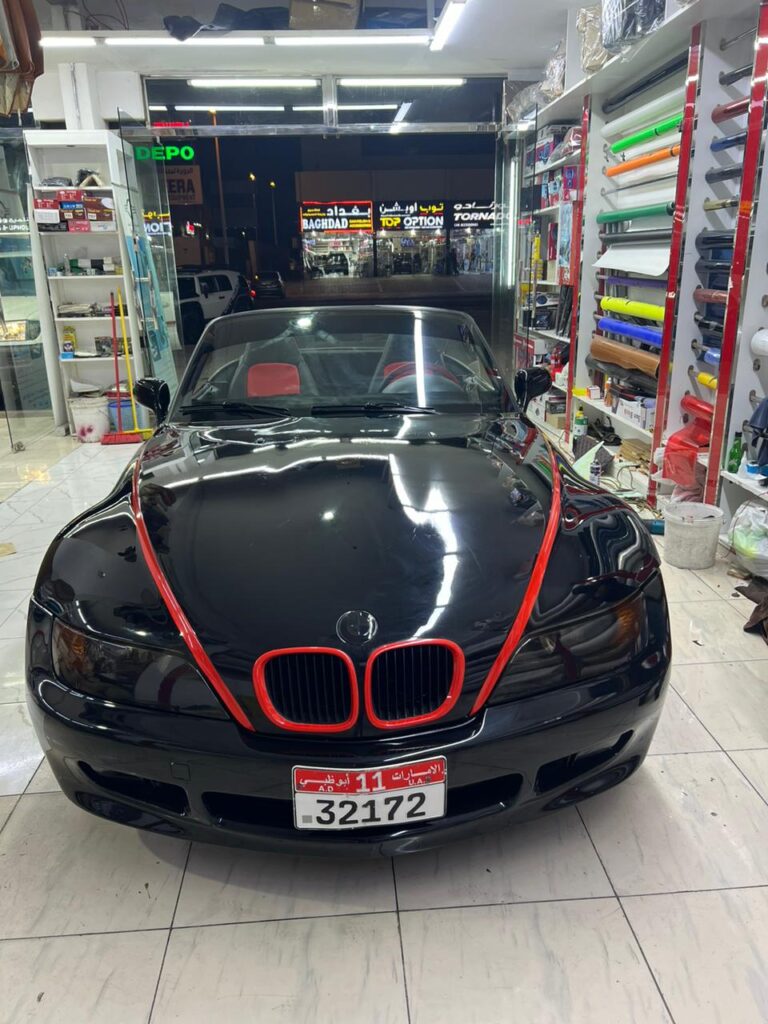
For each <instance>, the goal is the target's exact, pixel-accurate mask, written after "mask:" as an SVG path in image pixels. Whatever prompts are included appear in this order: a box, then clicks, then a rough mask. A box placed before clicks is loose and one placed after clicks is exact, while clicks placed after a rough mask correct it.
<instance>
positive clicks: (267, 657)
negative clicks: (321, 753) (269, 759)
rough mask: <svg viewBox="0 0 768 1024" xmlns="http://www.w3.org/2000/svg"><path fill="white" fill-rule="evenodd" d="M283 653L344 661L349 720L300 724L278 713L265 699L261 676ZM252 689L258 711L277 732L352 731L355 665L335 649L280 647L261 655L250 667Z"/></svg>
mask: <svg viewBox="0 0 768 1024" xmlns="http://www.w3.org/2000/svg"><path fill="white" fill-rule="evenodd" d="M285 654H331V655H333V657H335V658H340V659H341V660H342V661H343V662H344V667H345V668H346V670H347V677H348V679H349V686H350V692H351V694H352V701H351V705H350V712H349V717H348V718H347V719H346V720H345V721H344V722H336V723H334V724H331V725H314V724H310V723H304V722H292V721H291V720H290V719H289V718H286V717H285V716H284V715H281V714H280V712H279V711H278V710H277V708H276V707H275V705H274V704H273V703H272V700H271V698H270V696H269V690H268V688H267V681H266V679H265V677H264V667H265V666H266V665H267V663H268V662H270V661H272V660H273V659H274V658H279V657H281V656H283V655H285ZM253 688H254V691H255V693H256V698H257V700H258V702H259V704H260V706H261V710H262V711H263V712H264V714H265V715H266V716H267V718H268V719H269V720H270V722H272V723H273V725H277V726H279V728H281V729H286V730H287V731H288V732H302V733H324V734H330V733H337V732H346V731H347V729H351V728H352V726H353V725H354V724H355V722H356V721H357V719H358V716H359V714H360V692H359V689H358V685H357V673H356V672H355V666H354V664H353V663H352V659H351V658H350V656H349V655H348V654H346V653H345V652H344V651H339V650H337V649H336V648H335V647H282V648H279V649H278V650H275V651H267V653H266V654H262V655H261V657H260V658H258V659H257V660H256V662H255V664H254V666H253Z"/></svg>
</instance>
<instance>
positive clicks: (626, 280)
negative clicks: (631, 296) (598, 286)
mask: <svg viewBox="0 0 768 1024" xmlns="http://www.w3.org/2000/svg"><path fill="white" fill-rule="evenodd" d="M597 279H598V281H605V283H606V285H607V286H608V287H609V288H666V287H667V282H666V281H665V280H664V279H663V278H660V279H659V280H656V281H654V280H653V279H651V278H648V277H621V276H619V275H616V274H598V275H597Z"/></svg>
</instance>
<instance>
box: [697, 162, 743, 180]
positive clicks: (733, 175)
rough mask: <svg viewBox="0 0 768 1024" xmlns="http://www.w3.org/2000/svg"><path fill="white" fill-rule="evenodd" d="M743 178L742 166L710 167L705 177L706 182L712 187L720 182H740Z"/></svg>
mask: <svg viewBox="0 0 768 1024" xmlns="http://www.w3.org/2000/svg"><path fill="white" fill-rule="evenodd" d="M740 177H741V164H732V165H731V166H730V167H710V169H709V170H708V171H707V173H706V174H705V175H704V180H705V181H707V182H708V183H709V184H710V185H714V184H716V183H717V182H718V181H738V179H739V178H740Z"/></svg>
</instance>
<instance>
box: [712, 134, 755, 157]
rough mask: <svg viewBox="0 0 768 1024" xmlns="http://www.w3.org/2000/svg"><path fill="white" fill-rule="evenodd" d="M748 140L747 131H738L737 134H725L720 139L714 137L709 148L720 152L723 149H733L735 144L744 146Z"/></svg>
mask: <svg viewBox="0 0 768 1024" xmlns="http://www.w3.org/2000/svg"><path fill="white" fill-rule="evenodd" d="M746 141H747V133H746V132H736V134H735V135H723V136H722V137H721V138H719V139H713V140H712V141H711V142H710V144H709V148H710V149H711V150H712V152H713V153H719V152H720V151H721V150H723V149H731V147H733V146H743V145H744V143H745V142H746Z"/></svg>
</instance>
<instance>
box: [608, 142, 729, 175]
mask: <svg viewBox="0 0 768 1024" xmlns="http://www.w3.org/2000/svg"><path fill="white" fill-rule="evenodd" d="M745 134H746V132H745ZM679 155H680V146H679V145H675V146H665V147H664V148H663V149H657V150H655V151H654V152H653V153H646V154H645V155H644V156H639V157H637V158H636V159H635V160H625V161H624V162H623V163H620V164H616V165H615V166H614V167H606V169H605V173H606V175H607V176H608V177H609V178H615V177H617V176H618V175H619V174H626V173H627V171H636V170H638V169H639V168H640V167H648V166H650V165H651V164H657V163H659V162H660V161H661V160H669V159H670V158H671V157H673V156H679Z"/></svg>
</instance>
